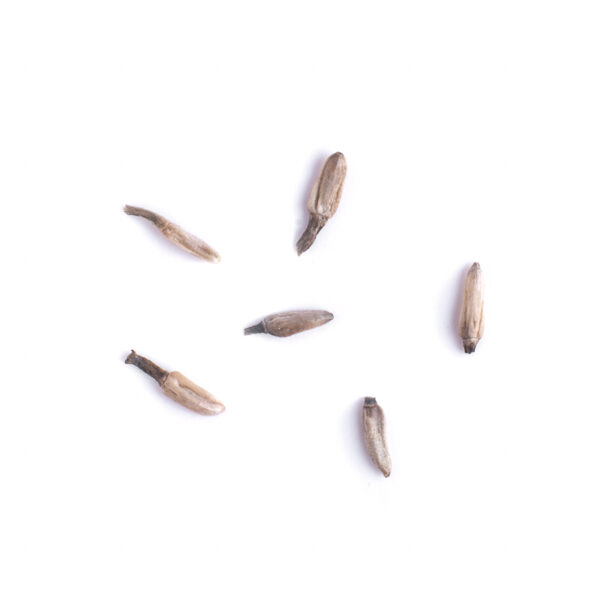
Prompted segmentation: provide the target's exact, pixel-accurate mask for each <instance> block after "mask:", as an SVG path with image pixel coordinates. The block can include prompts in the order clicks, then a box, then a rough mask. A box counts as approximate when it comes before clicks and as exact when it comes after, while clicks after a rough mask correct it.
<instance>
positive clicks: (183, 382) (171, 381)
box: [125, 350, 225, 415]
mask: <svg viewBox="0 0 600 600" xmlns="http://www.w3.org/2000/svg"><path fill="white" fill-rule="evenodd" d="M125 362H126V363H127V364H128V365H135V366H136V367H138V369H141V370H142V371H144V373H147V374H148V375H150V377H152V378H153V379H155V380H156V381H157V382H158V384H159V385H160V387H161V389H162V391H163V392H164V393H165V394H166V395H167V396H168V397H169V398H171V399H172V400H175V402H178V403H179V404H181V405H183V406H185V407H186V408H189V409H190V410H193V411H195V412H197V413H200V414H202V415H218V414H219V413H222V412H223V411H224V410H225V406H224V405H223V404H221V402H219V401H218V400H217V399H216V398H215V397H214V396H213V395H212V394H209V393H208V392H207V391H206V390H205V389H202V388H201V387H200V386H198V385H196V384H195V383H194V382H193V381H190V380H189V379H188V378H187V377H184V376H183V375H182V374H181V373H178V372H177V371H171V372H170V373H169V372H168V371H165V370H164V369H161V368H160V367H159V366H158V365H156V364H154V363H153V362H152V361H151V360H149V359H147V358H145V357H143V356H140V355H139V354H136V352H135V350H132V351H131V353H130V354H129V356H128V357H127V358H126V359H125Z"/></svg>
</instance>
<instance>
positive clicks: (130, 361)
mask: <svg viewBox="0 0 600 600" xmlns="http://www.w3.org/2000/svg"><path fill="white" fill-rule="evenodd" d="M136 356H137V354H136V353H135V350H132V351H131V352H130V353H129V356H128V357H127V358H126V359H125V364H127V365H134V364H135V357H136Z"/></svg>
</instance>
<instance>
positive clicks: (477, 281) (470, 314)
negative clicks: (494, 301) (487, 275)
mask: <svg viewBox="0 0 600 600" xmlns="http://www.w3.org/2000/svg"><path fill="white" fill-rule="evenodd" d="M483 329H484V319H483V276H482V274H481V267H480V266H479V263H473V265H472V266H471V268H470V269H469V271H468V273H467V279H466V281H465V293H464V296H463V303H462V310H461V312H460V320H459V322H458V334H459V335H460V337H461V339H462V341H463V348H464V349H465V352H466V353H467V354H471V353H472V352H475V348H476V347H477V343H478V342H479V340H480V339H481V336H482V335H483Z"/></svg>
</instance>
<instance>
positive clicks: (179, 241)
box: [123, 206, 221, 263]
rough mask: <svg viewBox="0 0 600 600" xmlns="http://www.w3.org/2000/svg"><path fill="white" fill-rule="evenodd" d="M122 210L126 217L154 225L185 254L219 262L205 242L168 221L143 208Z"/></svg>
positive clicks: (213, 251) (128, 207) (216, 254)
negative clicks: (146, 221) (133, 217)
mask: <svg viewBox="0 0 600 600" xmlns="http://www.w3.org/2000/svg"><path fill="white" fill-rule="evenodd" d="M123 210H124V211H125V212H126V213H127V214H128V215H133V216H135V217H143V218H144V219H148V221H150V222H151V223H152V224H154V225H155V226H156V228H157V229H158V230H159V231H160V232H161V233H162V234H163V235H164V236H165V237H166V238H167V239H169V240H171V241H172V242H173V243H174V244H175V245H176V246H179V247H180V248H181V249H183V250H185V251H186V252H189V253H190V254H193V255H194V256H198V257H199V258H203V259H204V260H208V261H210V262H213V263H218V262H219V261H220V260H221V257H220V256H219V255H218V253H217V252H216V251H215V250H213V249H212V248H211V247H210V246H209V245H208V244H207V243H206V242H203V241H202V240H201V239H200V238H197V237H196V236H195V235H192V234H191V233H187V231H184V230H183V229H181V227H179V225H175V223H171V221H168V220H167V219H165V218H164V217H161V216H160V215H158V214H156V213H155V212H152V211H151V210H146V209H145V208H138V207H137V206H126V207H125V208H124V209H123Z"/></svg>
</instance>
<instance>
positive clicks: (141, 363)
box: [125, 350, 169, 385]
mask: <svg viewBox="0 0 600 600" xmlns="http://www.w3.org/2000/svg"><path fill="white" fill-rule="evenodd" d="M125 364H128V365H135V366H136V367H137V368H138V369H141V370H142V371H144V373H146V375H150V377H152V379H154V380H155V381H157V382H158V384H159V385H162V384H163V383H164V382H165V380H166V379H167V377H168V376H169V372H168V371H165V370H164V369H161V368H160V367H159V366H158V365H157V364H155V363H153V362H152V361H151V360H150V359H148V358H146V357H145V356H140V355H139V354H137V353H136V351H135V350H132V351H131V352H130V353H129V356H128V357H127V358H126V359H125Z"/></svg>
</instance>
